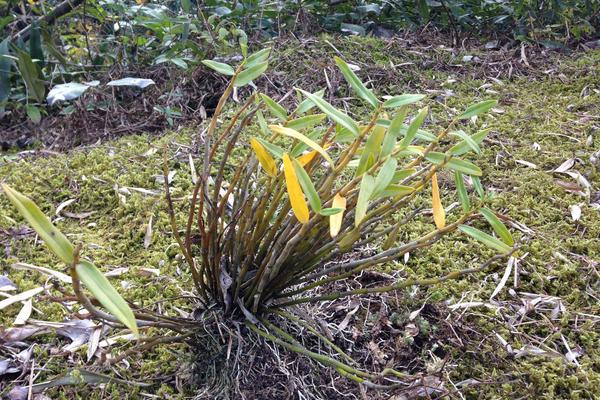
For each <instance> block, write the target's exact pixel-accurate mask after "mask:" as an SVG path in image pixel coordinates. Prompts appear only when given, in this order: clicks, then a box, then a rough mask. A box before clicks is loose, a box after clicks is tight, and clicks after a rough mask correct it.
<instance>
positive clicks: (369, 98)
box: [334, 56, 379, 107]
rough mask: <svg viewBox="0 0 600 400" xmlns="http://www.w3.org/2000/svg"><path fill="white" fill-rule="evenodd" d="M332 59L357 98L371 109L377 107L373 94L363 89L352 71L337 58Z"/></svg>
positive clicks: (377, 101) (377, 102)
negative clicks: (370, 106)
mask: <svg viewBox="0 0 600 400" xmlns="http://www.w3.org/2000/svg"><path fill="white" fill-rule="evenodd" d="M334 59H335V63H336V64H337V66H338V68H339V69H340V71H341V72H342V75H344V78H346V81H347V82H348V83H349V84H350V86H352V89H354V91H355V92H356V94H358V96H359V97H361V98H362V99H363V100H365V101H366V102H367V103H369V104H370V105H372V106H373V107H377V106H378V105H379V100H377V97H375V95H374V94H373V92H371V91H370V90H369V89H367V88H366V87H365V85H364V84H363V83H362V82H361V80H360V79H359V78H358V76H356V74H355V73H354V71H352V70H351V69H350V67H349V66H348V64H346V62H345V61H344V60H342V59H341V58H339V57H337V56H336V57H335V58H334Z"/></svg>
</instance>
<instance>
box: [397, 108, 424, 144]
mask: <svg viewBox="0 0 600 400" xmlns="http://www.w3.org/2000/svg"><path fill="white" fill-rule="evenodd" d="M427 113H429V108H427V107H425V108H423V109H421V111H420V112H419V114H418V115H417V116H416V117H415V119H413V120H412V122H411V123H410V125H408V129H406V135H405V136H404V138H403V139H402V141H401V142H400V147H408V145H409V144H411V143H412V141H413V139H414V138H415V136H416V135H417V131H418V130H419V128H420V127H421V125H423V121H425V117H427Z"/></svg>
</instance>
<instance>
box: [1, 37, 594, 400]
mask: <svg viewBox="0 0 600 400" xmlns="http://www.w3.org/2000/svg"><path fill="white" fill-rule="evenodd" d="M325 39H326V40H327V41H328V42H329V44H327V43H326V42H325ZM338 51H339V52H341V53H342V54H343V55H344V56H345V57H346V58H347V60H348V61H350V62H354V63H357V64H358V65H359V66H361V67H364V69H363V72H360V73H359V75H361V76H362V77H365V76H371V75H372V81H373V82H374V86H375V88H376V91H377V92H378V94H379V95H393V94H399V93H403V92H415V91H418V92H424V93H429V94H430V100H429V104H430V105H431V106H432V109H433V115H434V117H436V118H440V120H443V118H444V115H446V113H448V112H449V111H453V110H456V111H460V110H462V109H464V108H465V107H466V106H468V105H469V104H472V103H473V102H476V101H480V100H483V99H488V98H495V99H498V100H499V105H498V107H496V109H494V110H493V111H492V112H491V113H490V114H489V115H488V116H485V117H482V118H480V119H479V120H477V121H476V122H471V123H470V125H468V126H467V130H469V131H474V130H475V129H477V128H478V127H481V126H484V125H485V126H490V127H492V128H493V131H492V134H491V135H490V136H489V137H488V139H487V140H486V142H485V145H484V146H483V149H484V151H483V153H482V155H481V156H478V157H473V158H472V160H473V161H476V162H477V164H478V165H479V166H480V167H481V168H482V169H483V171H484V178H483V183H484V185H485V186H486V187H487V189H488V190H489V191H490V192H492V193H493V199H492V200H491V207H492V208H493V209H495V210H496V211H498V212H500V213H501V214H502V215H504V216H506V217H507V219H508V220H510V221H516V222H517V223H519V224H522V225H521V226H526V227H527V228H528V229H529V230H528V229H522V230H521V231H520V230H519V229H517V228H515V226H513V227H512V228H511V229H512V230H513V232H515V235H516V236H517V237H520V238H522V239H523V240H524V243H523V247H522V251H521V254H522V255H523V256H524V257H523V260H522V262H521V263H520V269H519V279H518V282H517V285H516V287H514V288H512V282H513V279H512V277H511V279H510V280H509V283H508V284H507V285H506V287H505V288H504V290H503V291H501V292H500V293H499V294H498V296H497V297H496V299H495V300H496V303H495V306H496V307H495V308H493V309H490V308H487V307H485V306H474V307H471V308H467V309H466V310H462V309H459V310H458V311H457V312H455V313H453V314H452V316H451V317H449V319H448V321H449V322H451V323H452V322H456V323H460V324H462V325H465V326H467V327H468V328H469V329H470V330H472V331H473V335H472V337H470V338H463V339H464V341H465V347H463V348H456V349H452V348H450V349H447V350H448V351H449V354H450V356H449V360H448V365H447V367H446V369H445V371H446V375H445V378H446V379H447V380H448V382H453V383H454V384H456V385H457V387H458V389H457V390H460V392H461V393H462V394H463V395H464V396H465V397H467V398H486V399H487V398H489V399H492V398H548V399H553V398H556V399H559V398H560V399H562V398H582V399H584V398H585V399H587V398H594V397H595V396H598V394H599V393H600V329H599V324H600V322H599V318H598V315H599V314H600V306H599V298H598V294H599V293H600V283H599V275H598V265H599V264H598V262H599V261H600V240H599V238H600V210H599V209H598V208H597V206H596V208H595V207H594V206H593V203H594V202H596V203H597V202H598V197H600V196H599V194H598V191H599V190H600V175H599V174H598V173H597V172H596V168H598V167H599V166H598V165H596V166H594V165H593V163H592V162H591V161H590V157H591V156H592V154H593V153H594V152H595V151H597V150H598V149H599V148H600V131H598V127H600V67H599V65H600V52H588V53H581V54H572V55H570V56H558V55H553V56H552V57H548V59H547V60H546V61H547V62H548V64H547V68H546V69H544V70H545V71H546V72H547V73H546V74H544V73H543V71H542V73H540V71H532V73H531V74H521V75H520V76H518V75H515V76H514V77H512V79H508V77H507V75H506V71H503V72H502V73H500V74H495V75H493V78H496V76H498V79H490V76H488V73H491V72H493V71H492V70H491V69H486V67H483V66H469V65H466V66H463V67H461V68H457V67H452V68H450V67H448V68H444V65H451V64H458V63H459V61H460V60H461V59H462V55H463V53H457V54H451V53H450V52H448V51H446V50H440V49H432V50H431V51H430V52H428V53H426V54H425V55H423V52H419V53H417V54H415V53H414V52H411V50H410V49H402V48H396V47H393V46H390V44H389V43H387V42H384V41H381V40H378V39H357V38H347V39H334V38H321V40H320V41H313V42H311V43H308V44H307V43H304V44H298V43H293V42H291V43H290V42H288V43H287V44H286V45H285V46H284V47H279V48H278V49H277V53H276V54H275V56H276V58H275V59H274V60H275V61H274V62H273V66H274V67H273V68H274V70H275V72H274V74H275V75H274V76H277V74H280V75H281V76H284V75H285V77H286V82H288V83H289V82H293V81H296V82H297V83H295V84H297V85H300V86H302V82H313V83H312V85H314V87H319V86H320V87H325V86H326V85H327V79H325V77H324V74H323V72H322V71H323V69H326V68H329V67H331V66H332V65H333V63H332V61H331V60H332V57H333V55H335V54H336V53H337V52H338ZM469 54H476V53H474V52H473V51H471V52H469ZM428 60H434V61H435V62H433V61H431V62H428ZM407 62H411V63H414V64H412V66H411V65H406V66H404V67H396V68H391V67H390V65H402V64H404V63H407ZM540 68H541V67H540ZM327 71H328V72H330V71H331V69H327ZM382 71H383V72H382ZM494 71H495V70H494ZM496 72H497V71H496ZM533 72H535V73H533ZM307 77H308V78H307ZM313 78H314V79H313ZM328 79H329V80H330V83H331V81H333V82H334V83H333V87H334V88H336V87H337V86H336V84H335V82H336V81H335V79H332V77H331V76H329V77H328ZM343 86H344V84H341V85H340V87H341V89H340V90H342V91H344V90H345V89H343ZM289 89H290V88H289V87H280V88H274V89H273V90H274V91H275V92H282V93H285V92H286V91H288V90H289ZM428 90H429V92H427V91H428ZM274 97H275V96H274ZM350 103H351V104H354V102H350ZM360 110H361V109H360V107H355V108H352V111H354V113H355V115H359V114H360ZM436 122H441V121H438V120H436V119H435V118H434V119H432V120H431V121H429V122H428V123H429V124H431V125H435V124H436ZM196 132H197V131H196V130H195V129H188V130H182V131H181V132H178V133H166V134H164V135H163V136H161V137H156V136H151V137H150V136H145V135H139V136H128V137H125V138H122V139H120V140H117V141H113V142H109V143H104V144H102V145H99V146H94V147H91V148H87V149H80V150H74V151H72V152H70V153H68V154H64V155H55V156H44V157H36V158H31V159H27V158H25V159H19V160H16V159H15V160H12V159H11V157H12V155H6V156H5V158H6V159H7V160H8V161H6V162H1V161H0V162H1V164H0V177H2V181H3V182H6V183H9V184H11V185H12V186H13V187H15V188H17V189H18V190H20V191H21V192H23V193H24V194H26V195H28V196H30V197H31V198H32V199H34V200H35V201H36V202H37V204H39V205H40V207H41V208H42V209H43V211H45V212H46V213H48V214H49V215H54V213H55V210H56V208H57V206H58V205H59V204H61V203H62V202H64V201H66V200H68V199H76V201H75V202H74V203H73V204H71V205H70V206H68V208H67V210H68V211H71V212H74V213H84V212H94V213H93V214H91V215H89V216H87V217H85V218H83V219H81V220H79V219H76V218H69V217H60V218H58V217H55V218H54V219H55V222H56V224H57V226H58V227H59V228H60V229H61V230H62V231H63V232H65V233H68V234H69V235H68V236H69V237H71V239H72V240H73V241H77V242H81V243H83V244H85V247H84V254H85V255H86V256H88V257H90V258H91V259H93V260H94V261H95V262H96V263H97V264H98V265H99V266H100V267H101V269H103V270H104V271H108V270H111V269H115V268H118V267H129V270H128V272H126V273H124V274H123V275H120V276H118V277H116V278H112V280H113V282H114V283H115V285H116V286H117V287H118V288H119V289H120V290H121V291H122V293H124V294H125V295H126V297H127V298H128V299H130V300H132V301H134V302H135V303H136V304H138V305H150V304H151V303H154V302H155V301H157V300H163V299H165V298H175V297H177V296H180V295H181V294H182V292H183V291H185V290H190V288H191V284H190V281H189V276H188V275H187V273H186V272H185V268H184V266H183V264H182V263H181V259H180V257H178V256H177V249H176V246H175V241H174V239H173V237H172V236H171V234H170V232H171V229H170V227H169V224H168V219H167V214H166V209H165V205H164V202H163V198H162V194H161V193H162V185H161V183H160V180H159V179H157V177H158V176H160V175H161V171H162V148H163V145H164V144H167V145H168V149H169V150H168V151H169V155H170V157H171V160H170V168H171V170H176V171H177V173H176V175H175V177H174V180H175V181H174V182H175V187H176V189H175V190H174V192H173V196H174V197H176V198H180V197H182V196H184V195H185V194H186V193H187V191H189V189H190V185H191V184H190V173H189V171H190V169H189V166H188V164H187V154H188V153H189V152H190V148H189V147H188V146H189V145H190V143H192V140H193V138H194V135H196ZM569 158H576V159H577V162H576V164H575V166H574V167H573V168H572V171H578V172H580V173H581V175H582V176H584V177H585V178H586V179H587V181H588V182H589V184H590V188H588V189H585V188H582V191H584V192H585V191H586V190H587V191H588V196H581V195H578V194H574V193H571V192H569V191H567V190H565V182H566V183H568V184H569V185H570V186H569V187H573V185H576V184H577V181H576V180H575V179H574V178H572V177H570V176H568V175H564V174H556V173H552V172H550V171H551V170H553V169H555V168H556V167H558V166H559V165H560V164H561V163H563V162H564V161H565V160H567V159H569ZM0 160H1V159H0ZM522 161H527V162H529V163H532V164H534V165H535V168H533V165H530V166H527V165H525V164H523V163H522ZM579 185H580V186H581V183H580V184H579ZM441 186H442V194H443V200H444V201H445V202H446V204H447V205H448V204H449V203H450V202H453V201H456V200H455V199H456V195H455V193H454V188H453V183H452V177H451V176H450V175H449V174H448V175H445V174H444V175H442V176H441ZM139 189H143V190H142V191H140V190H139ZM146 191H152V192H153V193H149V192H146ZM423 201H424V202H425V201H427V200H426V199H423ZM576 204H577V205H580V207H581V210H582V216H581V218H580V219H579V220H578V221H573V220H572V218H571V213H570V210H569V207H570V206H572V205H576ZM151 217H152V219H153V221H154V223H153V235H152V243H151V245H150V246H149V247H148V248H144V237H145V234H146V228H147V224H148V221H149V220H150V218H151ZM21 225H22V220H21V219H20V218H19V217H18V216H17V214H16V213H15V211H14V210H13V208H12V207H10V206H9V205H8V203H7V201H6V199H5V198H4V197H2V196H0V229H2V230H5V231H6V232H7V233H10V232H13V230H14V229H15V228H18V227H19V226H21ZM481 227H482V229H485V225H483V224H482V225H481ZM430 228H431V221H428V220H427V219H421V220H418V221H416V222H415V223H414V224H410V225H409V226H407V227H406V231H405V232H404V233H403V236H402V237H400V238H399V239H400V240H405V239H407V238H410V237H412V236H414V235H417V234H418V233H421V232H423V231H425V230H428V229H430ZM0 232H1V231H0ZM0 239H1V240H2V243H3V245H4V247H6V254H7V257H3V258H2V259H0V268H1V269H2V272H3V273H4V274H8V276H9V277H10V279H11V280H13V281H14V282H15V283H16V284H17V285H18V287H19V291H23V290H27V289H30V288H33V287H37V286H40V285H43V284H45V282H46V277H44V276H42V275H39V274H37V273H32V272H25V271H18V270H14V269H11V268H10V264H12V263H13V262H15V261H17V260H18V261H21V262H27V263H31V264H35V265H38V266H48V267H51V268H61V267H60V266H58V267H57V265H58V263H57V262H56V260H55V259H54V258H53V257H51V256H50V255H49V254H48V252H47V251H46V250H45V249H44V247H43V245H42V244H40V243H39V242H36V243H34V242H33V236H29V237H26V238H21V239H18V240H16V239H10V235H2V236H0ZM491 254H492V253H491V252H489V251H487V250H485V249H484V248H482V246H480V245H478V244H476V243H474V242H473V241H470V240H467V239H465V238H464V237H462V236H459V235H454V236H453V237H451V238H448V239H447V240H443V241H442V242H440V243H438V244H436V245H434V246H433V247H431V248H430V249H427V250H426V251H423V252H420V253H416V254H411V257H410V259H409V260H408V262H407V263H400V262H399V263H394V264H390V265H386V266H384V269H398V268H401V269H403V270H404V271H405V272H406V274H407V275H414V276H419V277H425V276H437V275H440V274H441V273H442V272H445V271H449V270H453V269H462V268H464V267H466V266H472V265H475V264H479V263H481V262H483V261H484V260H485V259H486V258H487V257H489V256H490V255H491ZM141 268H155V269H159V270H160V275H159V276H158V277H157V276H146V275H145V274H141ZM502 271H503V266H500V268H498V269H497V270H496V271H494V272H486V273H481V274H477V275H474V276H470V277H467V278H464V279H460V280H457V281H452V282H449V283H445V284H443V285H439V286H437V287H431V288H428V289H419V290H418V291H417V292H416V294H415V293H413V296H412V297H410V298H408V299H407V301H408V302H414V305H413V309H418V308H419V307H420V306H421V305H422V304H423V303H424V302H429V303H435V302H446V303H448V304H455V303H457V302H459V301H461V299H462V301H466V302H477V301H478V302H484V303H489V297H490V295H491V293H492V291H493V290H494V288H495V287H496V286H497V284H498V281H499V280H500V277H501V276H502ZM509 288H512V289H514V291H509ZM67 291H68V290H67ZM528 293H529V294H532V295H531V296H530V295H528ZM49 294H52V295H54V296H61V295H62V294H61V293H60V292H59V291H58V290H57V289H56V288H49V289H48V293H47V295H49ZM528 296H529V297H528ZM548 296H553V297H556V298H559V299H560V301H561V303H562V305H563V306H564V310H563V311H562V312H561V313H560V318H559V319H553V318H551V317H550V311H547V310H542V309H538V308H536V307H535V306H534V304H533V303H531V301H532V299H535V298H536V297H539V298H541V299H547V298H548ZM527 301H529V303H527ZM534 302H535V301H534ZM35 305H36V309H37V310H39V313H38V312H37V311H35V312H34V314H33V315H32V318H36V319H41V320H49V321H61V320H63V319H65V318H70V317H71V316H72V314H73V313H74V312H75V311H76V310H77V306H76V305H75V306H74V308H71V309H67V308H66V307H64V306H63V305H60V304H58V303H50V302H36V304H35ZM520 306H524V307H527V306H529V308H527V309H526V310H527V312H522V313H519V307H520ZM163 307H164V308H163V309H164V310H166V311H168V312H173V313H177V312H178V311H177V310H183V311H187V312H189V311H191V308H190V305H189V303H186V302H185V301H183V300H181V299H179V300H177V299H176V300H173V301H168V302H165V303H163ZM524 309H525V308H524ZM18 311H19V306H18V305H13V306H11V307H9V308H7V309H5V310H3V312H2V314H0V323H1V324H2V325H4V326H10V325H11V324H12V321H13V319H14V317H15V316H16V314H17V313H18ZM463 311H464V313H463ZM499 337H500V338H502V339H503V340H505V341H506V342H507V344H508V345H509V346H510V348H512V349H514V350H519V349H522V348H524V346H527V345H531V346H536V347H538V348H540V349H542V350H545V354H544V355H540V356H534V355H524V356H519V357H517V356H515V354H514V353H511V352H510V351H508V350H507V348H508V347H507V346H506V345H502V344H501V342H500V339H499ZM37 340H38V341H39V343H42V344H43V343H47V342H52V341H56V340H57V338H55V337H50V336H40V337H39V338H38V339H37ZM567 345H568V346H569V347H570V349H571V350H573V351H577V352H579V353H580V355H579V356H578V357H577V362H578V365H575V363H573V362H570V361H567V360H566V358H565V355H566V354H567V352H568V350H567V348H566V346H567ZM38 348H39V354H36V357H37V359H36V362H40V363H42V362H43V363H46V362H47V363H48V364H47V365H46V368H45V369H44V370H43V371H42V373H41V375H40V376H39V377H38V378H37V380H36V381H38V382H39V381H43V380H45V379H49V378H52V377H53V376H56V375H57V374H60V373H61V372H63V371H64V369H65V368H67V367H73V366H85V365H86V361H85V360H86V358H85V350H83V351H80V352H78V353H76V354H74V355H72V356H71V357H69V358H64V357H56V356H51V355H49V354H48V353H47V351H46V350H45V349H46V347H43V346H41V345H40V346H38ZM118 350H119V347H117V348H115V349H113V351H114V352H117V351H118ZM186 354H187V353H186V349H184V348H182V347H178V346H171V347H169V346H164V347H159V348H157V349H155V350H153V351H150V352H145V353H144V354H141V355H139V356H136V357H133V358H131V359H130V360H129V361H130V363H131V365H132V366H131V368H117V370H116V372H117V373H119V374H120V376H121V377H125V378H128V379H132V380H140V381H152V382H153V383H155V384H154V386H152V390H146V389H144V388H134V389H132V387H124V386H120V385H109V386H108V387H107V388H106V390H105V391H103V392H98V391H94V392H93V394H91V395H90V396H92V398H94V397H96V398H107V397H108V396H111V395H112V396H113V397H114V396H116V397H120V398H138V397H140V396H141V394H140V393H141V392H144V391H147V392H152V393H154V394H157V395H159V396H162V397H164V398H174V397H176V396H178V394H177V393H178V392H179V389H178V388H177V387H176V386H174V385H172V384H164V385H161V384H160V382H162V381H163V380H162V377H164V376H166V375H169V374H173V373H175V372H176V371H182V370H184V369H185V365H186V364H185V361H184V362H182V360H186V359H188V358H189V357H188V356H186ZM469 379H472V381H470V382H471V384H470V385H467V384H466V385H463V386H461V385H459V383H461V382H463V383H464V382H466V381H467V380H469ZM156 382H158V383H156ZM473 382H478V383H476V384H473ZM82 390H83V391H82ZM84 392H86V393H88V391H87V390H85V389H83V388H77V389H73V388H68V387H66V388H60V389H52V392H51V396H52V397H53V398H72V397H78V396H82V393H84ZM89 393H91V392H89ZM186 394H187V395H189V394H190V393H189V392H187V393H186ZM181 395H183V394H181ZM455 395H456V396H458V395H457V394H455ZM86 396H87V394H86ZM88 397H89V396H88Z"/></svg>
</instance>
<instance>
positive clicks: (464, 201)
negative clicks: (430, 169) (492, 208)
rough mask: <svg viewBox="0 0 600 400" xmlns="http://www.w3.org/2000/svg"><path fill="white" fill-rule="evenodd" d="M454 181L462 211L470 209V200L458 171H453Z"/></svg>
mask: <svg viewBox="0 0 600 400" xmlns="http://www.w3.org/2000/svg"><path fill="white" fill-rule="evenodd" d="M454 182H455V184H456V192H457V193H458V199H459V200H460V204H461V205H462V208H463V211H464V212H469V210H471V201H470V200H469V195H468V194H467V189H466V188H465V181H464V180H463V175H462V174H461V173H460V172H458V171H454Z"/></svg>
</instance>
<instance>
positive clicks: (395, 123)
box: [381, 107, 408, 157]
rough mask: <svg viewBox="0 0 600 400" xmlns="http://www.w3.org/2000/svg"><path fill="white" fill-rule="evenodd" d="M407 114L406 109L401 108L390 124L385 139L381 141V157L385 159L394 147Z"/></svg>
mask: <svg viewBox="0 0 600 400" xmlns="http://www.w3.org/2000/svg"><path fill="white" fill-rule="evenodd" d="M406 114H408V107H402V108H401V109H400V112H398V114H396V116H395V117H394V119H393V120H392V121H391V122H390V125H389V128H388V130H387V133H386V134H385V138H384V139H383V145H382V146H381V157H386V156H388V155H390V154H391V153H392V151H393V150H394V146H396V140H397V139H398V136H400V133H401V131H402V127H403V126H404V120H405V119H406Z"/></svg>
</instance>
